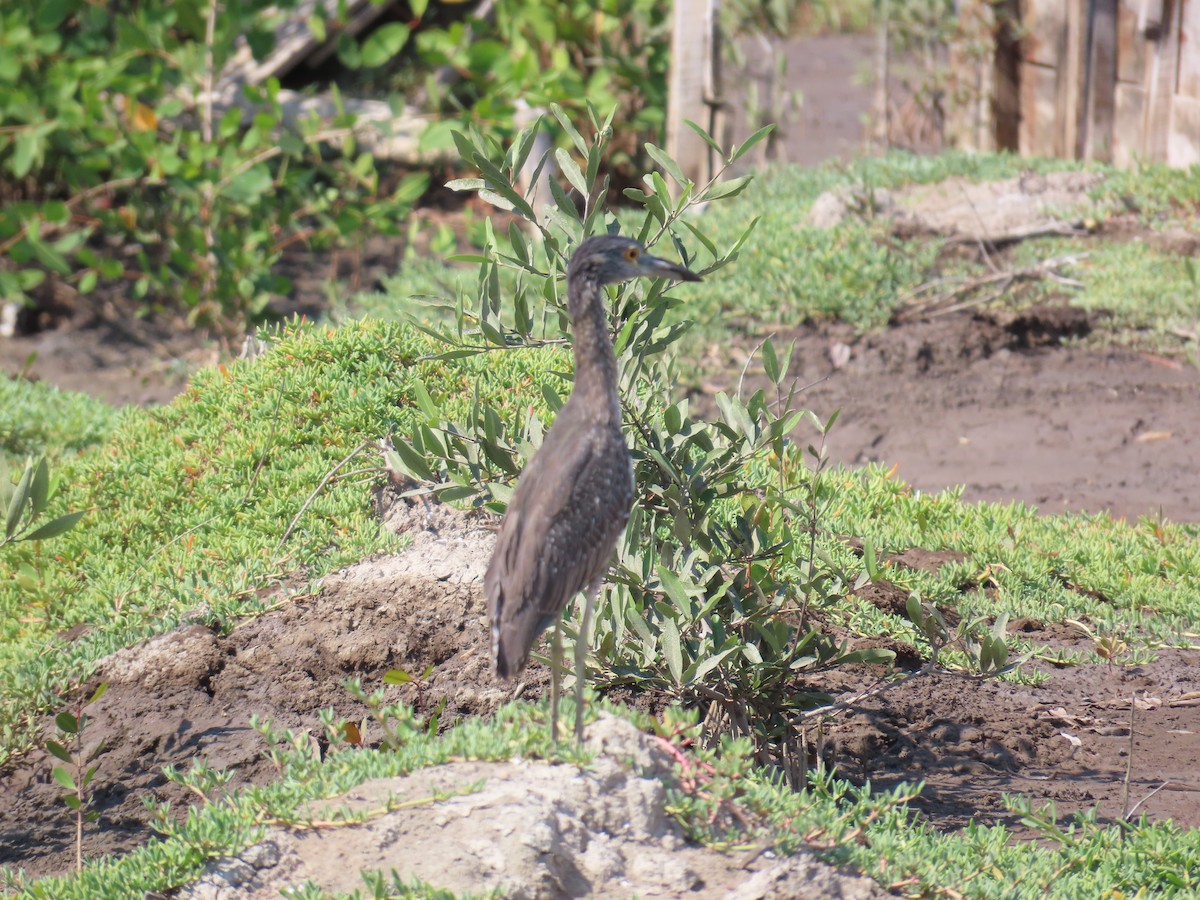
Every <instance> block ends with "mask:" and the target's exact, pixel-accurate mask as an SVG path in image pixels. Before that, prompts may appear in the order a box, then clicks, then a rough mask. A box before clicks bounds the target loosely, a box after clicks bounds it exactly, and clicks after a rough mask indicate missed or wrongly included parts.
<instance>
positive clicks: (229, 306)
mask: <svg viewBox="0 0 1200 900" xmlns="http://www.w3.org/2000/svg"><path fill="white" fill-rule="evenodd" d="M276 5H278V4H273V3H267V2H250V3H246V4H238V5H235V6H229V7H227V8H223V9H222V11H221V14H220V15H217V14H216V11H217V9H218V5H217V4H215V3H209V2H207V0H183V2H148V3H140V4H138V5H137V6H136V8H133V9H129V10H126V9H120V10H115V9H110V8H109V7H107V6H104V5H96V4H91V3H86V2H83V0H37V2H34V3H23V4H16V5H12V4H10V5H7V6H6V7H5V8H4V10H3V12H0V59H3V60H4V63H3V65H0V86H2V87H3V89H2V90H0V188H2V189H3V193H4V197H5V203H4V205H3V207H0V256H2V257H3V259H4V262H5V265H4V266H0V295H3V296H4V297H5V298H8V299H20V298H22V297H25V298H30V297H32V295H34V294H35V293H36V292H37V291H38V290H39V288H41V287H42V286H43V285H44V284H45V283H46V282H47V280H48V279H49V280H50V281H51V282H52V281H54V280H61V281H64V282H66V283H68V284H69V285H71V286H72V287H74V288H75V289H77V290H78V291H79V292H80V293H81V294H84V295H86V294H88V293H90V292H91V291H93V290H95V289H96V288H97V287H98V286H102V285H106V284H107V285H127V286H128V288H127V289H128V290H129V291H130V293H131V294H132V296H133V298H135V299H136V300H138V301H139V302H140V303H141V304H142V307H143V309H144V310H145V311H153V310H158V309H161V308H163V307H164V306H169V305H172V304H181V305H182V308H183V309H185V310H186V311H187V313H188V315H189V319H190V320H191V321H192V322H193V323H201V324H210V325H214V326H217V327H223V328H229V329H231V330H234V331H237V330H240V329H242V328H243V327H244V326H245V324H246V323H247V322H248V321H255V320H257V319H258V318H260V317H261V315H262V313H263V311H264V309H265V306H266V302H267V300H268V299H269V298H270V295H271V294H272V293H276V294H279V293H286V292H287V290H288V288H289V285H288V283H287V281H286V280H285V279H283V278H282V277H281V276H279V275H278V274H276V273H274V272H273V266H274V264H275V262H276V261H277V260H278V259H279V257H280V255H281V253H282V252H283V248H284V247H286V246H287V245H288V244H290V243H292V242H294V241H297V240H303V241H306V242H307V243H308V245H309V246H311V247H317V248H320V247H324V246H330V245H332V244H336V243H339V242H348V241H352V240H362V239H364V238H365V236H366V234H367V232H368V227H367V226H368V224H369V225H370V226H371V228H372V229H374V230H387V229H389V228H394V227H395V225H394V223H395V222H396V221H397V220H398V219H400V218H401V217H402V216H403V215H404V213H405V212H406V211H407V210H408V209H409V207H410V205H411V202H412V201H413V200H414V199H415V198H416V197H418V196H419V195H420V194H421V192H422V191H423V189H424V186H425V184H426V183H427V178H426V176H425V175H424V173H418V174H414V175H412V176H410V177H407V178H404V179H401V180H400V182H399V183H398V184H397V185H396V186H395V187H394V189H392V190H390V191H388V190H384V189H383V188H381V186H380V183H379V177H378V174H377V172H376V169H375V163H374V160H373V158H372V157H371V156H370V154H367V153H360V152H358V150H357V149H356V147H355V141H354V138H353V134H352V126H353V124H354V121H353V118H352V117H346V116H342V117H341V118H340V119H339V120H338V121H336V122H334V123H333V126H332V128H326V127H323V126H322V125H321V123H317V122H311V121H307V120H305V121H299V122H295V123H291V124H288V123H285V120H284V114H283V110H282V108H281V106H280V104H279V100H278V91H279V84H278V81H276V80H272V81H271V82H270V83H269V84H267V85H265V86H263V87H262V88H252V89H248V90H247V99H248V100H249V102H251V103H254V104H256V112H255V115H254V117H253V119H252V121H251V122H250V123H249V124H248V126H247V127H243V126H242V123H241V118H242V113H241V110H240V109H238V108H237V107H236V106H235V107H233V108H232V109H230V110H229V111H227V112H225V113H222V112H221V111H220V110H219V109H218V110H217V111H216V112H215V113H214V110H213V108H212V105H211V104H206V103H204V102H203V101H202V99H201V98H202V97H203V95H204V94H205V91H206V86H208V85H211V84H212V82H213V79H214V77H215V76H216V74H218V73H219V72H220V71H221V68H222V67H223V66H224V64H225V62H226V60H228V59H229V57H230V56H231V55H232V54H233V53H234V51H235V41H236V40H238V39H239V38H240V37H242V36H246V37H247V39H248V41H249V43H250V44H251V46H252V47H253V48H254V50H255V52H256V53H260V54H261V53H264V52H265V51H266V50H267V49H269V48H270V47H271V46H272V44H273V41H274V38H273V33H272V30H271V28H272V23H271V22H269V21H266V20H265V19H264V11H265V10H266V9H267V8H268V7H269V6H276ZM282 5H283V6H284V7H286V6H288V5H289V4H287V3H284V4H282ZM330 143H334V144H336V145H338V146H339V148H340V151H341V155H340V156H339V157H338V158H337V159H336V160H333V161H331V160H327V159H325V157H324V155H323V152H322V147H323V146H324V145H327V144H330ZM96 234H103V235H104V236H105V239H106V240H105V241H104V242H99V241H91V240H89V239H90V238H91V237H92V236H93V235H96ZM121 248H131V252H129V253H123V252H120V250H121Z"/></svg>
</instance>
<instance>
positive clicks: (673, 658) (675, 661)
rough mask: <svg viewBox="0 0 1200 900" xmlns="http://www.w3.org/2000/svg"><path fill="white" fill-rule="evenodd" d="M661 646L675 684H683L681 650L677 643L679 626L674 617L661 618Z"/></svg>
mask: <svg viewBox="0 0 1200 900" xmlns="http://www.w3.org/2000/svg"><path fill="white" fill-rule="evenodd" d="M662 648H663V654H664V655H665V656H666V658H667V668H668V669H669V670H670V672H671V678H672V679H674V681H675V683H676V684H683V650H682V648H681V647H680V645H679V627H678V626H677V625H676V624H675V620H674V619H663V620H662Z"/></svg>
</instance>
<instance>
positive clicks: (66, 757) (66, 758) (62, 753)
mask: <svg viewBox="0 0 1200 900" xmlns="http://www.w3.org/2000/svg"><path fill="white" fill-rule="evenodd" d="M46 752H47V753H49V754H50V755H51V756H53V757H55V758H56V759H61V760H62V761H63V762H65V763H73V762H74V760H73V759H71V754H70V752H69V751H68V750H67V748H66V747H64V746H63V745H62V744H60V743H59V742H58V741H46Z"/></svg>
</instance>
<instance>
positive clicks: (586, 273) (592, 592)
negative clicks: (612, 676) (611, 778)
mask: <svg viewBox="0 0 1200 900" xmlns="http://www.w3.org/2000/svg"><path fill="white" fill-rule="evenodd" d="M640 277H646V278H670V279H674V280H677V281H700V280H701V278H700V276H699V275H697V274H696V273H695V272H692V271H691V270H690V269H688V268H687V267H685V266H682V265H679V264H678V263H674V262H671V261H669V260H666V259H660V258H658V257H656V256H651V255H650V254H648V253H647V252H646V249H645V248H644V247H643V246H642V245H641V244H640V243H639V242H638V241H635V240H632V239H630V238H626V237H621V236H619V235H602V236H598V237H591V238H588V239H587V240H585V241H583V242H582V243H581V244H580V245H579V246H578V247H577V248H576V250H575V252H574V253H573V254H572V255H571V260H570V262H569V263H568V265H567V311H568V314H569V316H570V318H571V328H572V332H573V334H574V344H573V353H574V357H575V380H574V385H573V387H572V390H571V396H570V398H569V399H568V400H567V402H566V403H565V404H564V405H563V407H562V408H561V409H560V410H559V412H558V415H557V416H556V417H555V419H554V423H553V424H552V425H551V426H550V430H549V431H548V432H547V433H546V436H545V438H544V439H543V441H542V445H541V447H539V448H538V451H537V453H535V454H534V456H533V459H531V460H530V461H529V464H528V465H527V466H526V467H525V470H524V471H523V472H522V473H521V476H520V478H519V479H518V481H517V488H516V490H515V491H514V492H513V495H512V499H511V500H510V501H509V504H508V508H507V510H506V511H505V513H504V518H503V520H502V521H501V523H500V528H499V532H498V534H497V536H496V545H495V549H494V550H493V551H492V558H491V561H490V562H489V563H488V568H487V574H486V575H485V576H484V593H485V595H486V597H487V609H488V617H489V619H490V621H491V638H492V657H493V660H494V663H495V668H496V674H497V675H498V676H499V677H501V678H504V679H510V678H513V677H515V676H517V675H519V674H520V673H521V672H522V671H524V669H525V666H526V664H527V663H528V661H529V652H530V650H531V649H532V647H533V642H534V641H535V640H536V639H537V638H538V636H539V635H540V634H542V632H544V631H545V630H546V629H547V628H549V627H550V626H551V625H553V626H554V637H553V643H552V645H551V664H550V665H551V668H550V710H551V712H550V738H551V741H552V742H553V743H555V744H557V743H558V701H559V678H560V672H559V669H560V667H561V664H562V614H563V610H564V609H566V606H567V604H568V603H569V602H570V600H571V598H572V597H574V596H576V595H577V594H579V593H581V592H582V593H583V594H584V598H585V599H584V608H583V619H582V621H581V623H580V626H579V633H578V637H577V638H576V641H575V738H576V740H577V741H579V742H580V743H582V741H583V675H584V672H583V670H584V662H585V656H586V653H587V639H586V635H587V632H588V626H589V624H590V620H591V615H592V607H593V604H594V603H595V599H596V594H597V593H598V591H599V589H600V584H601V582H602V581H603V579H604V573H605V572H606V571H607V569H608V565H609V561H610V559H611V557H612V554H613V551H614V550H615V549H616V544H617V539H618V538H619V537H620V535H621V531H622V529H624V527H625V523H626V522H627V521H628V520H629V512H630V509H631V508H632V506H633V497H634V477H633V464H632V460H631V459H630V456H629V448H628V447H627V446H626V444H625V437H624V435H623V434H622V431H621V421H622V417H621V400H620V397H619V395H618V393H617V376H618V372H617V358H616V355H615V353H614V352H613V344H612V339H611V337H610V336H609V323H608V315H607V309H606V301H605V291H604V286H605V285H607V284H616V283H619V282H623V281H629V280H631V279H634V278H640Z"/></svg>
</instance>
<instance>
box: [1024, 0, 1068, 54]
mask: <svg viewBox="0 0 1200 900" xmlns="http://www.w3.org/2000/svg"><path fill="white" fill-rule="evenodd" d="M1021 24H1022V27H1023V28H1024V37H1023V39H1022V41H1021V50H1022V53H1023V55H1024V57H1025V61H1026V62H1032V63H1037V64H1038V65H1041V66H1048V67H1050V68H1055V67H1056V66H1058V65H1059V64H1060V63H1061V62H1062V61H1063V59H1064V58H1065V52H1066V49H1067V0H1021Z"/></svg>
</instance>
